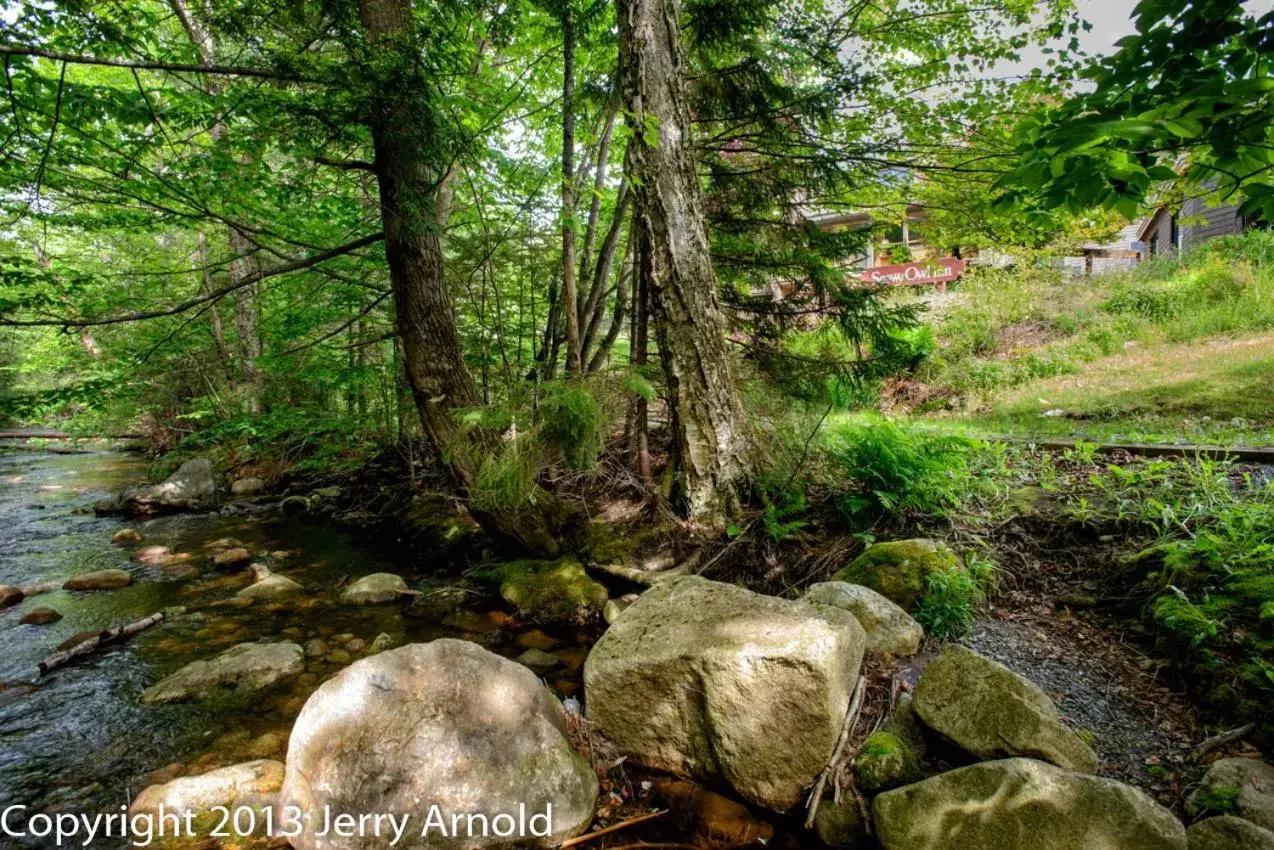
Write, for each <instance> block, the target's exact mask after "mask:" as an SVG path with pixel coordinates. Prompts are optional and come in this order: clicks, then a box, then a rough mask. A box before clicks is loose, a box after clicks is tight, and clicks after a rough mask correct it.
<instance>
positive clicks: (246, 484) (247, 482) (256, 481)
mask: <svg viewBox="0 0 1274 850" xmlns="http://www.w3.org/2000/svg"><path fill="white" fill-rule="evenodd" d="M264 489H265V482H264V481H262V480H261V479H260V478H240V479H238V480H237V481H235V482H234V483H233V484H231V485H230V494H231V495H232V496H240V497H243V496H255V495H256V494H257V493H260V492H261V491H263V490H264Z"/></svg>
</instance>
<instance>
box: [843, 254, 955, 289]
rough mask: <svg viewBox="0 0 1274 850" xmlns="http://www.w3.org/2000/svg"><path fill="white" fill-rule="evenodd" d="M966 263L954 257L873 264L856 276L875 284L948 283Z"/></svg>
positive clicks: (865, 281)
mask: <svg viewBox="0 0 1274 850" xmlns="http://www.w3.org/2000/svg"><path fill="white" fill-rule="evenodd" d="M965 265H966V263H965V262H964V260H957V259H956V258H955V257H943V258H942V259H941V260H922V261H920V262H918V263H903V264H901V265H897V266H875V267H873V268H870V269H867V270H866V271H864V272H863V273H862V274H860V275H859V276H858V278H859V280H861V281H863V282H864V283H874V284H876V285H877V286H922V285H924V284H926V283H949V282H950V281H953V280H956V279H957V278H959V277H960V275H962V274H964V269H965Z"/></svg>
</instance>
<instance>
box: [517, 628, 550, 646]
mask: <svg viewBox="0 0 1274 850" xmlns="http://www.w3.org/2000/svg"><path fill="white" fill-rule="evenodd" d="M559 642H560V641H558V639H557V638H555V637H553V636H552V635H548V634H545V633H544V632H543V631H542V630H540V629H531V630H530V631H529V632H523V633H522V634H520V635H518V636H517V638H515V639H514V643H516V644H517V645H518V646H520V647H522V648H523V649H543V650H549V649H552V648H553V647H555V646H557V645H558V643H559Z"/></svg>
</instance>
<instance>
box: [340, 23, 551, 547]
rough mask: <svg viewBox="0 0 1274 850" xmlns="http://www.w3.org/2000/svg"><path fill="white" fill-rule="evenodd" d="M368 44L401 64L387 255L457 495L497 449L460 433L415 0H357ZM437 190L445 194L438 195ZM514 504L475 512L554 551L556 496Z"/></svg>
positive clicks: (437, 175)
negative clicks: (525, 504)
mask: <svg viewBox="0 0 1274 850" xmlns="http://www.w3.org/2000/svg"><path fill="white" fill-rule="evenodd" d="M360 11H361V16H362V21H363V26H364V27H365V28H366V30H367V36H368V39H369V41H370V42H371V44H372V45H373V46H374V47H376V48H378V49H380V50H383V51H388V55H387V56H386V57H385V58H387V59H389V60H390V61H391V62H395V63H397V67H398V74H399V79H398V80H397V81H396V82H397V83H398V84H397V85H387V86H381V87H380V90H381V92H382V95H381V97H379V98H378V100H377V102H376V103H375V104H374V105H373V110H372V119H371V128H370V129H371V132H372V144H373V148H374V150H375V162H376V177H377V183H378V186H379V189H380V208H381V220H382V222H383V225H384V231H385V257H386V259H387V261H388V263H389V274H390V281H391V284H392V287H393V290H394V307H395V313H396V321H397V332H398V336H399V339H400V340H401V343H402V350H403V363H404V369H405V372H406V375H407V382H408V385H409V386H410V388H411V393H412V397H413V399H414V401H415V404H416V409H417V410H418V411H419V414H420V420H421V425H422V426H423V428H424V432H425V436H426V437H427V438H428V441H429V444H430V446H431V448H432V449H433V451H434V452H435V454H436V456H437V459H438V461H439V462H440V463H441V464H443V465H444V467H445V468H447V469H448V470H449V471H450V472H451V475H452V477H453V479H454V480H455V482H456V484H457V486H458V488H459V489H460V490H461V492H462V493H466V494H468V493H470V492H471V491H472V489H473V486H474V483H475V478H476V474H477V470H478V463H479V459H480V457H481V454H482V453H483V452H495V451H498V448H499V445H498V443H499V440H498V435H495V434H491V433H489V432H486V431H482V430H477V431H474V432H471V433H461V432H460V429H459V427H458V425H457V422H456V419H455V417H454V414H455V412H456V411H458V410H462V409H465V408H474V407H478V406H479V405H480V403H481V399H480V396H479V394H478V388H477V385H476V383H475V382H474V380H473V375H472V374H471V373H470V372H469V369H468V367H467V366H466V364H465V362H464V355H463V351H462V349H461V344H460V334H459V331H458V329H457V325H456V313H455V307H454V305H453V303H452V299H451V292H450V289H449V288H448V286H447V281H446V277H445V273H444V265H443V238H442V232H443V225H444V223H445V219H446V210H447V207H449V203H448V201H449V197H447V191H448V189H449V187H448V185H447V183H448V181H447V180H446V176H447V175H445V174H444V173H442V171H441V169H439V168H437V167H436V166H434V165H432V163H434V162H437V161H438V160H439V159H440V157H439V152H438V151H437V150H435V139H434V138H433V137H432V132H431V130H430V127H429V121H428V119H427V117H426V116H427V115H428V111H429V108H430V107H429V105H428V104H426V103H421V102H420V100H419V99H420V98H422V97H427V95H426V94H423V93H424V92H426V91H427V90H428V87H427V86H426V85H425V83H424V81H422V80H418V79H413V77H415V76H417V75H418V74H419V69H418V67H417V66H416V57H418V56H419V55H420V49H421V47H420V45H419V44H417V39H416V38H415V34H414V28H413V26H412V19H411V0H361V4H360ZM440 192H441V193H442V197H440ZM540 495H541V496H542V497H543V498H541V499H538V500H537V502H536V503H535V504H534V505H531V506H528V507H526V508H522V509H517V510H507V511H489V512H488V511H479V510H474V509H473V508H472V507H471V512H472V513H473V514H474V518H475V519H477V520H478V522H479V523H481V524H482V525H483V527H484V528H485V529H486V530H487V531H488V532H489V533H491V534H492V535H493V536H495V537H497V538H501V539H504V540H506V541H508V542H512V543H514V544H516V545H518V546H519V547H522V548H526V549H530V550H532V551H534V552H538V553H541V554H548V555H552V554H556V552H557V550H558V540H557V533H556V531H557V529H556V528H554V527H553V524H552V522H551V521H550V520H551V519H552V517H553V516H554V515H555V514H556V513H557V511H556V508H557V505H556V502H555V501H554V500H553V499H551V498H549V497H548V495H547V494H540Z"/></svg>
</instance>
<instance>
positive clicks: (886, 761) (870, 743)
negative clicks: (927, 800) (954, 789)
mask: <svg viewBox="0 0 1274 850" xmlns="http://www.w3.org/2000/svg"><path fill="white" fill-rule="evenodd" d="M922 777H923V774H922V773H921V772H920V763H919V762H918V761H917V760H916V754H915V753H913V752H912V751H911V747H909V746H907V745H906V743H904V742H903V741H902V739H900V738H899V737H898V736H896V735H893V734H891V733H889V732H885V731H879V732H873V733H872V735H871V737H870V738H868V739H867V740H866V741H865V742H864V743H863V748H862V749H861V750H859V751H858V755H857V757H855V758H854V782H855V783H856V784H857V785H858V787H859V788H860V789H861V790H862V792H863V793H864V794H879V793H880V792H881V791H888V790H890V789H891V788H898V787H899V786H902V785H910V784H911V783H912V782H919V781H920V779H921V778H922Z"/></svg>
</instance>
